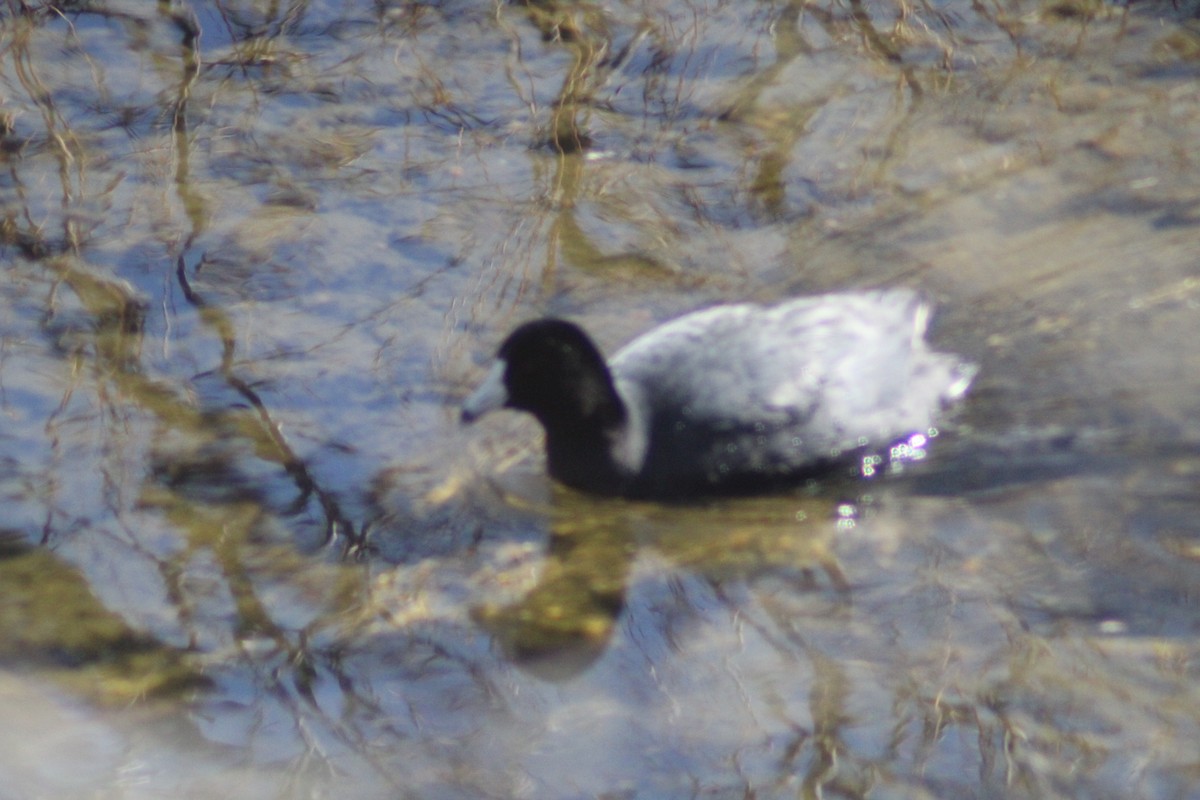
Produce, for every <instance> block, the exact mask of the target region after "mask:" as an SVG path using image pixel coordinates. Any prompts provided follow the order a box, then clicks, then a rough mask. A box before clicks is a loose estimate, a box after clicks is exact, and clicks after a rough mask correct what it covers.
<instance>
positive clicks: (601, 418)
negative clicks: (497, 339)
mask: <svg viewBox="0 0 1200 800" xmlns="http://www.w3.org/2000/svg"><path fill="white" fill-rule="evenodd" d="M496 358H497V359H498V360H499V361H500V362H502V363H503V364H504V388H505V391H506V393H507V401H506V402H505V406H507V407H508V408H514V409H518V410H520V411H527V412H529V413H530V414H533V415H534V416H535V417H537V418H538V420H539V421H541V422H542V424H543V425H545V426H546V427H547V428H551V427H555V426H556V424H567V425H574V424H580V423H586V424H593V425H599V426H601V427H605V426H607V425H609V424H613V423H617V422H620V421H621V419H623V418H624V409H623V407H622V404H621V402H620V400H619V399H618V397H617V393H616V390H615V389H614V387H613V382H612V376H611V375H610V374H609V371H608V366H607V365H606V364H605V363H604V356H602V355H601V354H600V350H599V349H597V347H596V345H595V344H593V343H592V340H591V339H590V338H588V335H587V334H586V333H584V332H583V330H582V329H581V328H580V327H579V326H578V325H575V324H573V323H571V322H567V321H565V320H561V319H540V320H535V321H533V322H527V323H525V324H524V325H521V326H520V327H519V328H517V329H516V330H514V331H513V332H512V333H511V334H509V336H508V338H507V339H505V340H504V343H503V344H501V345H500V349H499V350H498V351H497V352H496Z"/></svg>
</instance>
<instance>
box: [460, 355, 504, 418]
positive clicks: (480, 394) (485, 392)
mask: <svg viewBox="0 0 1200 800" xmlns="http://www.w3.org/2000/svg"><path fill="white" fill-rule="evenodd" d="M506 368H507V364H505V363H504V361H502V360H500V359H496V361H495V362H494V363H493V364H492V368H491V369H489V370H488V374H487V375H486V376H484V379H483V382H482V383H480V384H479V388H477V389H476V390H475V391H473V392H471V396H470V397H468V398H467V399H466V401H464V402H463V407H462V421H463V422H474V421H475V420H477V419H479V418H480V417H482V416H483V415H484V414H486V413H488V412H489V411H495V410H496V409H497V408H504V404H505V403H507V402H508V389H507V388H506V387H505V386H504V372H505V369H506Z"/></svg>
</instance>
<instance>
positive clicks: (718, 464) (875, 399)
mask: <svg viewBox="0 0 1200 800" xmlns="http://www.w3.org/2000/svg"><path fill="white" fill-rule="evenodd" d="M928 315H929V312H928V307H927V306H926V305H925V304H924V303H923V302H921V300H920V298H919V297H918V296H917V295H916V294H914V293H913V292H910V291H905V290H889V291H877V292H861V293H846V294H830V295H824V296H818V297H806V298H800V299H795V300H790V301H788V302H785V303H782V304H780V305H776V306H770V307H763V306H758V305H752V304H739V305H723V306H715V307H713V308H709V309H706V310H703V311H697V312H694V313H691V314H688V315H686V316H683V317H680V318H679V319H676V320H674V321H672V322H668V323H666V324H665V325H662V326H661V327H658V328H655V329H654V330H652V331H650V332H649V333H646V334H644V335H643V336H641V337H639V338H637V339H635V340H634V341H633V342H631V343H630V344H628V345H627V346H626V347H625V348H624V349H622V350H621V351H620V352H618V353H617V354H616V356H615V357H614V358H613V359H612V362H611V363H610V364H607V365H606V364H605V361H604V357H603V356H602V355H601V354H600V351H599V350H598V349H597V348H596V346H595V345H594V344H593V343H592V341H591V339H589V338H588V336H587V334H585V333H584V332H583V331H582V330H581V329H580V328H579V327H578V326H576V325H574V324H572V323H570V322H565V321H563V320H558V319H542V320H536V321H534V322H528V323H526V324H524V325H521V326H520V327H519V328H517V329H516V330H515V331H513V332H512V334H510V335H509V337H508V338H507V339H506V340H505V341H504V343H503V344H502V345H501V346H500V349H499V351H498V352H497V355H496V362H495V364H494V365H493V366H492V369H491V371H490V372H489V373H488V375H487V377H486V378H485V379H484V381H483V383H482V385H481V386H480V387H479V388H478V389H477V390H476V391H475V392H474V393H473V394H472V395H471V396H470V397H469V398H468V399H467V400H466V402H465V404H464V405H463V409H462V419H463V421H464V422H471V421H473V420H475V419H477V418H479V417H480V416H482V415H483V414H485V413H487V412H488V411H491V410H494V409H497V408H511V409H517V410H520V411H527V412H529V413H530V414H532V415H533V416H534V417H536V418H537V420H538V421H539V422H540V423H541V424H542V427H543V428H545V431H546V454H547V463H548V468H549V471H550V474H551V475H552V476H553V477H554V478H556V479H558V480H559V481H561V482H563V483H565V484H567V485H569V486H572V487H575V488H577V489H582V490H584V491H589V492H595V493H599V494H609V495H626V496H630V497H652V498H653V497H659V498H667V497H687V496H693V495H704V494H725V493H745V492H753V491H766V490H768V489H771V488H775V487H778V486H779V485H780V484H781V483H790V482H795V481H798V480H801V479H803V478H806V477H811V476H813V475H814V474H816V473H819V472H820V471H822V470H828V469H830V468H831V467H834V466H836V465H838V464H841V463H845V462H846V461H847V460H849V459H851V458H856V457H857V456H859V455H860V454H861V452H862V451H864V450H865V451H870V450H872V449H882V448H886V447H888V446H889V445H891V444H892V443H894V442H897V441H899V440H901V439H904V438H905V437H908V436H909V435H910V434H914V433H925V432H926V431H927V430H928V429H929V428H930V426H931V425H932V424H933V421H934V418H935V417H936V415H937V414H938V412H940V411H941V410H942V409H943V408H944V407H945V406H947V405H948V404H950V403H952V402H953V401H954V400H956V399H958V398H959V397H961V396H962V395H963V393H964V392H965V391H966V389H967V386H968V385H969V384H970V382H971V377H972V376H973V375H974V372H975V368H974V367H973V366H971V365H970V364H967V363H966V362H964V361H962V360H961V359H959V358H958V357H956V356H953V355H949V354H945V353H938V352H934V351H933V350H930V349H929V347H928V346H927V345H926V343H925V340H924V336H925V325H926V321H927V319H928Z"/></svg>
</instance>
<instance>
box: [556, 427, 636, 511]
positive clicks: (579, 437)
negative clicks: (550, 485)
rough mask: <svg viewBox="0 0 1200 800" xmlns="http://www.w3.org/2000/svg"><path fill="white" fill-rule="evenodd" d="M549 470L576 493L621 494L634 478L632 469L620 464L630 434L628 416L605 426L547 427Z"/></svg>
mask: <svg viewBox="0 0 1200 800" xmlns="http://www.w3.org/2000/svg"><path fill="white" fill-rule="evenodd" d="M545 428H546V462H547V463H546V466H547V469H548V470H549V472H550V475H551V476H553V477H554V479H555V480H557V481H559V482H561V483H565V484H566V485H567V486H571V487H574V488H576V489H585V490H587V491H590V492H594V493H600V494H621V493H622V492H623V491H624V490H625V487H626V486H627V485H628V484H629V481H630V480H631V479H632V477H633V470H631V468H630V465H627V464H623V463H621V461H619V460H618V456H619V455H620V453H621V449H620V443H621V441H622V439H623V437H624V436H625V434H626V425H625V418H624V414H621V416H620V417H619V418H616V417H612V418H609V419H607V420H606V421H605V424H603V425H601V424H598V423H597V421H596V420H594V419H593V420H591V421H588V422H585V423H582V424H578V425H571V424H562V421H561V420H560V421H559V424H555V425H546V426H545Z"/></svg>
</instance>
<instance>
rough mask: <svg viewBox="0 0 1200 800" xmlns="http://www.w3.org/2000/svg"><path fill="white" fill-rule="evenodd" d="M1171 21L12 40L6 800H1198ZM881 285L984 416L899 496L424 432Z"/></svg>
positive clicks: (669, 8)
mask: <svg viewBox="0 0 1200 800" xmlns="http://www.w3.org/2000/svg"><path fill="white" fill-rule="evenodd" d="M1198 14H1200V7H1198V6H1197V5H1196V4H1195V3H1178V4H1171V3H1155V2H1145V3H1136V4H1133V5H1132V7H1131V8H1130V9H1128V10H1127V9H1125V8H1123V7H1116V6H1109V5H1105V4H1101V3H1086V2H1079V3H1057V4H1045V5H1038V4H1034V3H1011V4H1000V5H993V6H988V7H985V6H976V7H973V8H970V9H968V8H967V7H966V6H963V5H961V4H952V3H944V4H938V3H926V4H917V5H909V4H902V3H892V2H878V3H862V4H858V3H848V4H846V5H844V6H843V5H837V4H833V3H813V4H809V3H798V4H767V5H759V6H746V5H744V4H722V3H710V4H695V3H675V4H666V5H659V6H623V7H620V8H602V7H597V6H587V5H575V6H572V7H571V8H570V10H569V11H563V10H562V9H559V8H557V7H554V6H488V7H470V6H461V5H456V4H443V5H426V6H421V5H387V4H371V5H361V6H353V5H352V6H345V5H343V4H324V5H322V4H300V5H289V6H280V5H277V4H272V5H266V4H263V5H252V4H246V5H240V6H233V5H229V4H214V5H206V4H196V5H193V6H183V5H171V4H159V5H157V6H154V7H153V9H151V8H149V7H146V6H145V5H144V4H133V3H114V4H108V5H106V6H104V7H103V9H99V8H91V7H88V6H84V5H70V6H64V7H62V8H61V9H59V10H55V9H53V8H52V7H50V6H45V7H42V6H38V7H34V8H31V9H30V10H28V11H27V12H26V11H19V10H18V8H17V7H10V8H8V9H7V10H6V11H5V12H3V17H2V20H3V32H2V36H3V38H2V41H3V43H4V49H3V59H2V61H0V75H2V77H3V83H2V84H0V89H2V92H3V96H2V103H0V120H2V121H3V128H2V134H3V138H2V140H0V154H2V155H3V158H4V160H5V166H6V167H7V169H6V170H4V171H3V174H2V175H0V186H2V191H0V198H3V203H4V220H3V224H2V226H0V240H2V242H3V253H4V260H5V264H6V266H7V269H6V270H5V271H4V278H3V281H4V290H3V292H0V303H3V305H4V308H3V313H0V408H2V409H3V413H4V417H5V420H6V422H5V424H4V426H3V427H2V428H0V488H2V490H3V493H4V498H5V501H6V502H5V515H4V518H3V520H2V521H0V525H2V526H3V530H2V534H3V535H2V536H0V556H3V558H2V559H0V572H2V573H3V578H2V579H0V587H2V589H0V591H3V592H4V606H5V608H6V609H7V610H6V611H5V612H4V613H3V614H2V615H0V622H2V623H3V624H4V628H5V629H4V631H3V632H0V634H2V635H0V653H2V654H3V656H4V664H5V666H6V672H5V673H4V684H3V686H2V687H0V691H3V693H4V695H5V697H6V698H7V699H6V702H5V703H4V707H5V711H4V712H3V714H4V718H5V720H6V724H5V725H4V726H0V727H3V728H5V729H6V730H10V731H20V732H21V734H20V735H16V734H10V735H9V739H8V740H7V744H6V746H5V747H2V748H0V753H2V755H0V772H3V773H4V774H5V776H6V778H7V780H6V781H4V782H0V783H3V786H0V796H12V797H27V796H33V795H41V796H78V795H80V794H84V793H92V794H96V793H100V794H103V795H104V796H114V797H140V796H163V795H170V796H222V797H241V796H247V797H249V796H254V797H261V796H310V795H311V796H321V795H327V794H333V793H335V792H336V793H337V794H339V795H345V794H347V793H351V794H355V795H357V796H360V797H376V796H380V797H396V796H403V797H422V798H424V797H480V796H485V797H589V796H608V797H612V796H628V797H698V796H703V797H726V796H728V797H745V796H749V795H754V796H758V797H776V796H788V797H792V796H804V797H815V796H838V797H860V796H874V797H912V798H921V797H999V796H1017V797H1023V796H1028V797H1038V798H1044V797H1078V796H1089V797H1122V798H1124V797H1129V796H1142V797H1189V796H1194V795H1195V793H1196V791H1197V789H1196V786H1197V785H1200V760H1198V759H1197V756H1196V752H1195V747H1194V742H1195V741H1196V739H1197V734H1198V733H1200V731H1198V730H1197V728H1198V727H1200V698H1198V697H1197V694H1196V690H1195V688H1194V685H1195V683H1196V666H1195V664H1196V661H1195V659H1196V654H1197V633H1198V627H1200V618H1198V616H1197V610H1196V603H1195V587H1196V586H1197V579H1198V578H1200V565H1198V564H1197V558H1198V553H1200V551H1198V549H1197V533H1196V526H1195V522H1194V520H1195V518H1196V511H1197V499H1196V498H1197V491H1196V490H1197V483H1198V478H1197V476H1198V475H1200V457H1198V454H1200V450H1198V449H1197V446H1198V445H1200V431H1198V430H1197V425H1198V423H1197V420H1198V419H1200V414H1198V413H1197V412H1198V411H1200V401H1197V399H1196V398H1197V397H1198V396H1200V394H1198V393H1197V388H1198V387H1197V383H1198V381H1197V378H1196V377H1195V376H1197V375H1200V363H1197V362H1198V361H1200V356H1198V355H1197V353H1198V352H1200V351H1197V350H1196V348H1195V347H1193V346H1192V343H1193V342H1194V341H1195V339H1196V334H1197V332H1198V327H1200V325H1198V323H1197V303H1200V276H1198V275H1197V263H1198V262H1197V258H1198V255H1197V254H1198V253H1200V248H1198V245H1197V242H1200V237H1198V235H1197V231H1198V224H1200V190H1198V189H1197V188H1196V187H1197V184H1196V182H1195V177H1194V176H1195V175H1196V174H1197V173H1196V166H1197V155H1198V154H1197V144H1196V143H1197V142H1200V135H1198V134H1200V130H1198V128H1200V82H1197V80H1196V78H1197V73H1198V72H1200V60H1198V59H1197V55H1196V54H1197V52H1200V46H1198V45H1197V43H1198V42H1200V29H1198V28H1197V27H1196V20H1197V15H1198ZM197 29H199V30H201V31H202V34H201V35H200V37H199V38H196V37H195V32H196V30H197ZM556 148H557V149H559V150H567V151H571V152H570V153H569V154H568V155H566V156H563V155H560V154H559V153H558V152H557V151H556ZM878 285H906V286H913V287H916V288H919V289H921V290H923V291H926V292H927V293H929V294H930V296H931V297H933V298H934V299H936V300H937V302H938V304H939V313H938V317H937V319H936V320H935V330H934V338H935V340H936V341H937V342H938V344H939V346H941V347H943V348H945V349H951V350H955V351H958V352H962V353H964V354H966V355H968V356H969V357H970V358H972V359H974V360H976V361H978V362H979V363H980V365H981V368H982V370H981V373H980V378H979V380H978V382H977V385H976V387H975V389H974V392H973V394H972V396H971V399H970V402H969V403H968V404H967V406H966V407H965V408H964V409H963V411H962V414H961V415H960V417H959V419H958V420H957V421H956V424H955V425H953V426H951V427H950V428H948V429H947V431H946V435H944V436H941V437H939V438H938V440H937V441H936V442H935V447H934V448H933V450H932V452H931V454H930V458H929V459H928V460H927V461H926V462H925V463H922V464H920V465H914V468H912V469H909V470H907V471H906V472H905V473H904V474H903V475H900V476H892V477H890V478H887V479H883V480H871V481H867V482H863V483H860V484H853V483H851V484H837V485H833V484H828V485H823V486H818V487H814V488H811V489H808V490H799V491H797V492H795V493H793V494H791V495H786V496H782V497H774V498H765V499H757V500H739V501H727V502H720V503H713V504H709V505H704V506H701V507H697V508H680V507H659V506H653V505H642V504H628V503H617V502H611V501H607V502H599V501H594V500H591V499H588V498H584V497H579V496H577V495H573V494H571V493H568V492H565V491H560V490H555V489H553V488H552V487H550V486H549V485H548V484H547V483H546V482H545V480H544V478H542V476H541V470H540V467H539V466H538V464H537V462H536V459H531V458H529V457H528V452H529V440H530V435H531V429H530V428H529V427H528V426H527V425H524V424H522V423H521V422H520V421H517V420H511V419H510V420H503V419H502V420H495V421H490V423H489V424H488V425H487V426H486V427H485V429H484V430H482V431H471V432H467V433H464V432H463V431H460V430H459V429H458V427H457V425H456V423H455V416H456V415H455V406H456V404H457V402H458V400H459V399H460V398H461V396H462V395H463V393H464V391H465V389H466V387H467V386H468V385H469V384H470V383H471V382H472V381H473V380H474V379H475V378H476V377H477V376H478V368H477V364H478V363H480V362H481V360H482V359H483V358H485V357H486V356H487V355H489V353H490V350H491V348H492V347H493V346H494V344H495V342H496V341H497V340H498V339H499V337H500V336H501V335H502V334H503V332H504V331H506V330H507V329H508V328H509V327H510V326H511V325H512V324H513V323H514V322H516V321H518V320H521V319H524V318H527V317H530V316H534V315H537V314H542V313H556V314H569V315H572V316H574V317H576V318H579V319H582V320H583V321H584V322H585V323H586V324H587V325H588V326H589V328H591V329H593V330H595V331H596V332H597V334H598V336H599V338H600V339H601V340H602V342H603V343H604V345H605V346H607V347H610V348H611V347H614V346H616V345H618V344H620V343H621V342H623V341H626V340H627V339H629V338H630V337H632V336H633V335H635V334H636V333H638V332H640V331H642V330H644V329H646V328H648V327H650V326H651V325H653V324H654V323H655V322H656V321H659V320H661V319H665V318H666V317H668V316H670V315H672V314H674V313H676V312H679V311H682V310H686V309H690V308H694V307H697V306H700V305H703V304H705V303H708V302H712V301H715V300H727V299H743V298H755V299H771V298H775V297H782V296H788V295H792V294H799V293H805V292H817V291H823V290H827V289H834V288H839V289H841V288H848V287H868V286H878Z"/></svg>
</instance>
